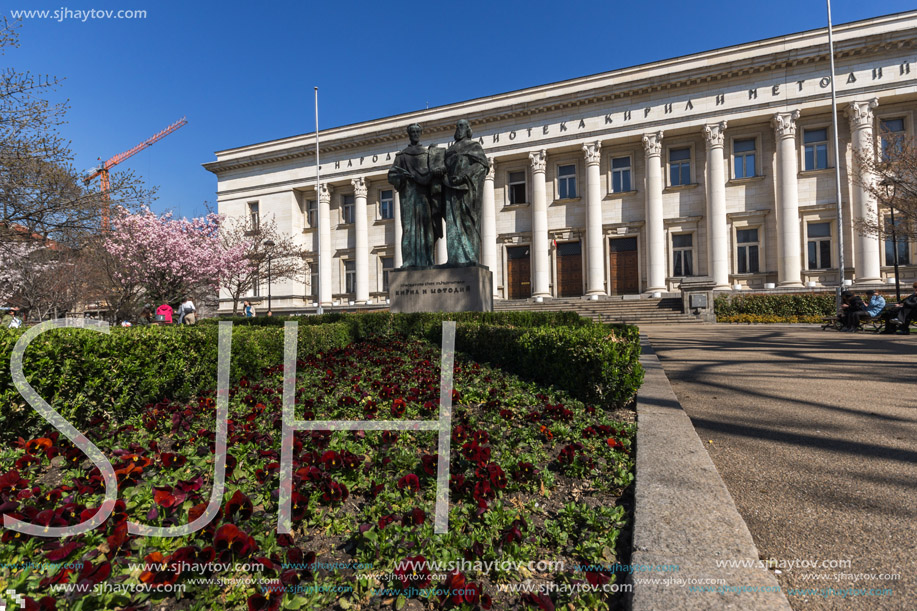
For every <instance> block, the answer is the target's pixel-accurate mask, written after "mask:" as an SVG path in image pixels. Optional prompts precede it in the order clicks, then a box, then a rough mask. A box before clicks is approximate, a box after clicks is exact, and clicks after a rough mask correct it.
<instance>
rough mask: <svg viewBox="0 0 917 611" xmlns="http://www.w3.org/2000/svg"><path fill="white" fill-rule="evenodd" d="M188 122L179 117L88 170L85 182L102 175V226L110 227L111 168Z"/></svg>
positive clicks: (100, 159) (104, 227) (87, 182)
mask: <svg viewBox="0 0 917 611" xmlns="http://www.w3.org/2000/svg"><path fill="white" fill-rule="evenodd" d="M187 123H188V120H187V119H186V118H185V117H182V118H181V119H179V120H178V121H176V122H175V123H173V124H172V125H170V126H169V127H167V128H165V129H164V130H162V131H161V132H159V133H158V134H156V135H155V136H152V137H150V138H147V139H146V140H144V141H143V142H141V143H140V144H138V145H137V146H135V147H134V148H132V149H130V150H128V151H124V152H123V153H119V154H117V155H115V156H114V157H112V158H111V159H109V160H108V161H105V162H103V163H102V164H101V165H98V166H96V167H94V168H92V169H90V170H88V171H87V172H86V176H85V178H83V183H84V184H87V185H88V184H89V183H90V182H92V179H94V178H95V177H96V176H100V177H101V179H100V183H101V193H102V202H103V205H102V228H103V229H108V215H109V201H110V199H109V196H108V191H109V189H110V188H111V183H110V181H109V180H110V179H109V176H108V171H109V170H110V169H111V168H113V167H115V166H116V165H118V164H119V163H121V162H122V161H126V160H128V159H130V158H131V157H133V156H134V155H136V154H137V153H139V152H140V151H142V150H143V149H145V148H148V147H150V146H153V145H154V144H155V143H157V142H159V141H160V140H162V139H163V138H165V137H166V136H168V135H169V134H171V133H172V132H174V131H175V130H177V129H178V128H180V127H182V126H184V125H185V124H187ZM99 161H102V158H101V157H99Z"/></svg>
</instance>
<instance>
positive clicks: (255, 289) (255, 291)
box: [252, 270, 261, 297]
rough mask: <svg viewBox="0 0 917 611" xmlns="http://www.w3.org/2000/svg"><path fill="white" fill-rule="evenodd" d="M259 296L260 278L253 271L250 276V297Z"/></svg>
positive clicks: (256, 272)
mask: <svg viewBox="0 0 917 611" xmlns="http://www.w3.org/2000/svg"><path fill="white" fill-rule="evenodd" d="M260 295H261V276H260V275H259V274H258V271H257V270H255V273H254V274H252V297H259V296H260Z"/></svg>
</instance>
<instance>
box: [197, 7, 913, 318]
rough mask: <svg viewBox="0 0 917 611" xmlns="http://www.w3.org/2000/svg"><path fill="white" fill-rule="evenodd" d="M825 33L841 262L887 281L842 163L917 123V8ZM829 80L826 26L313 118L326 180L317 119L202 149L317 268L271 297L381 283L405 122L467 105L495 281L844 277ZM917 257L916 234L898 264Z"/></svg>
mask: <svg viewBox="0 0 917 611" xmlns="http://www.w3.org/2000/svg"><path fill="white" fill-rule="evenodd" d="M834 38H835V51H836V57H835V61H836V74H837V76H836V78H837V99H838V130H839V138H840V143H841V147H842V148H841V151H840V153H841V164H840V165H841V169H842V175H841V181H842V189H841V199H842V208H843V221H844V222H843V227H841V228H840V230H841V231H843V242H844V246H845V263H846V270H847V277H848V278H853V279H854V281H855V282H857V283H861V284H863V283H876V282H882V281H884V280H885V279H886V278H887V277H888V276H889V274H890V267H889V266H887V265H886V262H887V261H886V257H885V244H882V243H880V242H879V240H878V239H876V238H869V237H864V236H859V235H856V234H855V232H854V230H853V225H852V222H851V219H853V218H856V217H862V216H864V215H867V214H869V213H870V212H873V213H874V212H875V211H876V209H877V204H876V202H875V200H874V199H872V198H871V197H869V195H868V193H867V192H866V191H865V190H864V189H863V188H862V187H860V186H858V184H859V183H858V181H855V180H852V179H851V177H850V176H849V175H848V169H850V171H851V172H853V171H855V170H854V169H853V150H861V149H863V148H865V147H868V146H872V145H873V144H874V143H876V142H877V140H878V139H879V138H880V129H882V128H893V127H894V128H897V127H903V130H904V131H905V132H906V134H907V135H908V136H913V134H914V129H915V125H914V120H915V110H917V45H915V43H914V41H915V40H917V11H915V12H910V13H901V14H897V15H890V16H886V17H879V18H875V19H869V20H865V21H859V22H855V23H850V24H845V25H839V26H835V31H834ZM830 91H831V89H830V68H829V61H828V57H827V32H826V30H824V29H821V30H813V31H808V32H802V33H798V34H792V35H788V36H783V37H779V38H774V39H768V40H764V41H759V42H753V43H748V44H743V45H738V46H734V47H728V48H724V49H717V50H714V51H709V52H705V53H698V54H695V55H689V56H685V57H680V58H676V59H670V60H665V61H660V62H656V63H652V64H648V65H643V66H638V67H634V68H626V69H622V70H616V71H614V72H608V73H603V74H598V75H594V76H588V77H582V78H577V79H571V80H568V81H563V82H560V83H553V84H549V85H544V86H541V87H533V88H530V89H525V90H521V91H514V92H511V93H504V94H499V95H494V96H490V97H487V98H480V99H476V100H470V101H466V102H460V103H456V104H452V105H448V106H443V107H438V108H431V109H428V110H422V111H417V112H414V113H409V114H405V115H399V116H395V117H388V118H384V119H379V120H375V121H368V122H364V123H357V124H354V125H348V126H345V127H339V128H334V129H329V130H323V131H322V132H321V134H320V139H321V148H322V151H321V163H322V168H321V181H322V193H321V194H319V195H318V196H317V195H316V186H315V185H316V176H315V175H316V172H315V163H314V160H315V157H314V134H306V135H303V136H296V137H292V138H286V139H281V140H275V141H270V142H264V143H260V144H253V145H249V146H243V147H239V148H234V149H229V150H225V151H219V152H217V153H216V157H217V160H216V161H213V162H210V163H207V164H205V167H206V168H207V169H209V170H210V171H212V172H214V173H215V174H216V175H217V179H218V203H219V210H220V212H222V213H225V214H228V215H232V216H236V215H249V214H251V213H252V211H254V210H257V213H258V214H259V215H260V216H261V217H265V216H267V215H272V216H274V217H275V219H276V220H277V223H278V225H279V227H281V228H285V229H286V230H288V231H290V232H291V233H292V234H293V235H294V236H296V238H297V240H298V241H299V242H300V243H301V244H302V247H303V250H304V252H305V255H304V256H305V258H306V260H307V261H308V262H310V264H311V270H312V272H314V273H315V274H317V273H318V271H319V267H320V268H321V275H322V279H323V281H322V282H321V293H322V294H321V295H320V296H315V295H314V293H315V291H314V290H313V285H314V284H315V283H314V282H311V281H310V278H312V277H314V276H310V275H308V274H307V275H306V277H304V278H303V279H302V280H301V281H300V280H297V281H284V282H277V283H276V284H275V285H274V286H272V294H273V300H274V302H275V304H276V306H275V310H284V309H303V308H307V307H309V306H311V305H312V304H313V303H314V302H315V301H316V300H317V299H318V298H319V297H320V299H321V302H322V303H323V304H327V305H332V304H335V303H336V304H349V302H351V301H353V302H355V303H385V302H386V299H387V297H388V294H387V290H385V289H386V287H385V286H384V279H385V278H386V277H387V270H388V269H389V268H390V267H397V266H399V265H400V261H401V256H400V235H401V231H400V226H399V223H400V221H399V218H398V216H399V213H398V208H399V205H398V204H399V202H398V195H397V192H396V191H394V189H393V187H392V186H391V185H389V184H388V183H387V181H386V173H387V171H388V168H389V167H390V165H391V163H392V160H393V159H394V156H395V153H396V152H397V151H398V150H400V149H401V148H403V147H404V144H405V142H406V137H405V128H406V126H407V125H409V124H411V123H414V122H418V123H420V124H421V125H422V126H423V128H424V135H423V139H422V143H423V144H426V145H430V144H438V145H443V146H448V144H449V143H450V142H451V135H452V132H453V131H454V127H455V123H456V121H457V120H458V119H460V118H466V119H468V120H469V121H470V122H471V125H472V129H473V130H474V137H475V138H479V139H480V142H481V143H482V145H483V146H484V150H485V152H486V153H487V155H488V157H489V158H490V159H491V163H492V167H491V172H490V173H489V174H488V175H487V179H486V181H485V187H484V200H483V207H482V209H483V219H482V228H481V233H482V239H483V244H482V263H483V264H484V265H486V266H488V267H489V268H490V269H491V270H492V272H493V279H494V283H493V287H494V288H493V290H494V297H495V298H497V299H508V298H522V297H529V296H532V297H543V298H545V299H548V298H552V297H561V296H576V295H614V294H628V293H630V294H636V293H652V292H656V291H673V290H675V288H676V287H677V286H678V284H680V282H681V281H682V279H683V278H686V277H687V278H690V277H693V276H709V277H711V278H712V279H713V280H714V281H715V283H716V287H717V288H718V289H725V288H729V287H732V286H734V285H741V286H742V287H748V288H756V289H759V288H765V287H769V286H770V285H771V284H773V285H775V286H776V287H803V286H807V285H809V283H812V282H814V283H816V285H825V284H836V283H837V282H838V269H837V264H838V261H837V240H838V231H839V228H838V225H837V215H836V202H837V196H836V186H835V174H834V169H833V168H834V149H833V146H834V145H833V138H832V116H831V94H830ZM316 225H317V226H318V227H316ZM318 231H322V232H323V233H322V235H323V236H324V238H323V252H321V253H318V252H317V248H318V239H317V238H318V235H317V233H318ZM825 242H827V245H826V244H824V243H825ZM444 251H445V249H444V248H442V247H441V245H440V248H438V249H437V252H438V253H439V254H438V259H437V262H441V261H442V257H443V255H444V254H445V252H444ZM319 255H320V256H319ZM319 261H320V265H319ZM915 262H917V248H915V245H914V244H909V245H908V261H907V263H906V264H905V265H904V266H903V268H902V273H901V276H902V279H903V280H905V279H906V280H908V281H910V279H911V278H913V277H917V266H915V265H913V263H915ZM266 292H267V291H266V288H262V289H261V294H262V295H264V294H266Z"/></svg>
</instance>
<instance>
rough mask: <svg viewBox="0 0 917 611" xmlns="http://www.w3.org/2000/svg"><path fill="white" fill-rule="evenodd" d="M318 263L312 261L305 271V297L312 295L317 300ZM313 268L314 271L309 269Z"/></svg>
mask: <svg viewBox="0 0 917 611" xmlns="http://www.w3.org/2000/svg"><path fill="white" fill-rule="evenodd" d="M317 268H318V265H317V264H316V263H315V262H314V261H313V262H312V263H309V266H308V268H307V270H306V271H307V273H308V274H309V290H308V291H306V297H313V298H314V299H315V300H316V301H318V269H317ZM310 270H314V271H310Z"/></svg>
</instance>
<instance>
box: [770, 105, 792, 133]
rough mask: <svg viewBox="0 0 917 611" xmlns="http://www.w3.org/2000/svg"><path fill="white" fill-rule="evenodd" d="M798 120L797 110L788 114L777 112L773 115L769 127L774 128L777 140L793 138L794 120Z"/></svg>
mask: <svg viewBox="0 0 917 611" xmlns="http://www.w3.org/2000/svg"><path fill="white" fill-rule="evenodd" d="M798 118H799V111H798V110H791V111H790V112H778V113H775V114H774V118H773V119H772V120H771V125H773V126H774V131H776V133H777V137H778V138H793V137H795V136H796V119H798Z"/></svg>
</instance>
